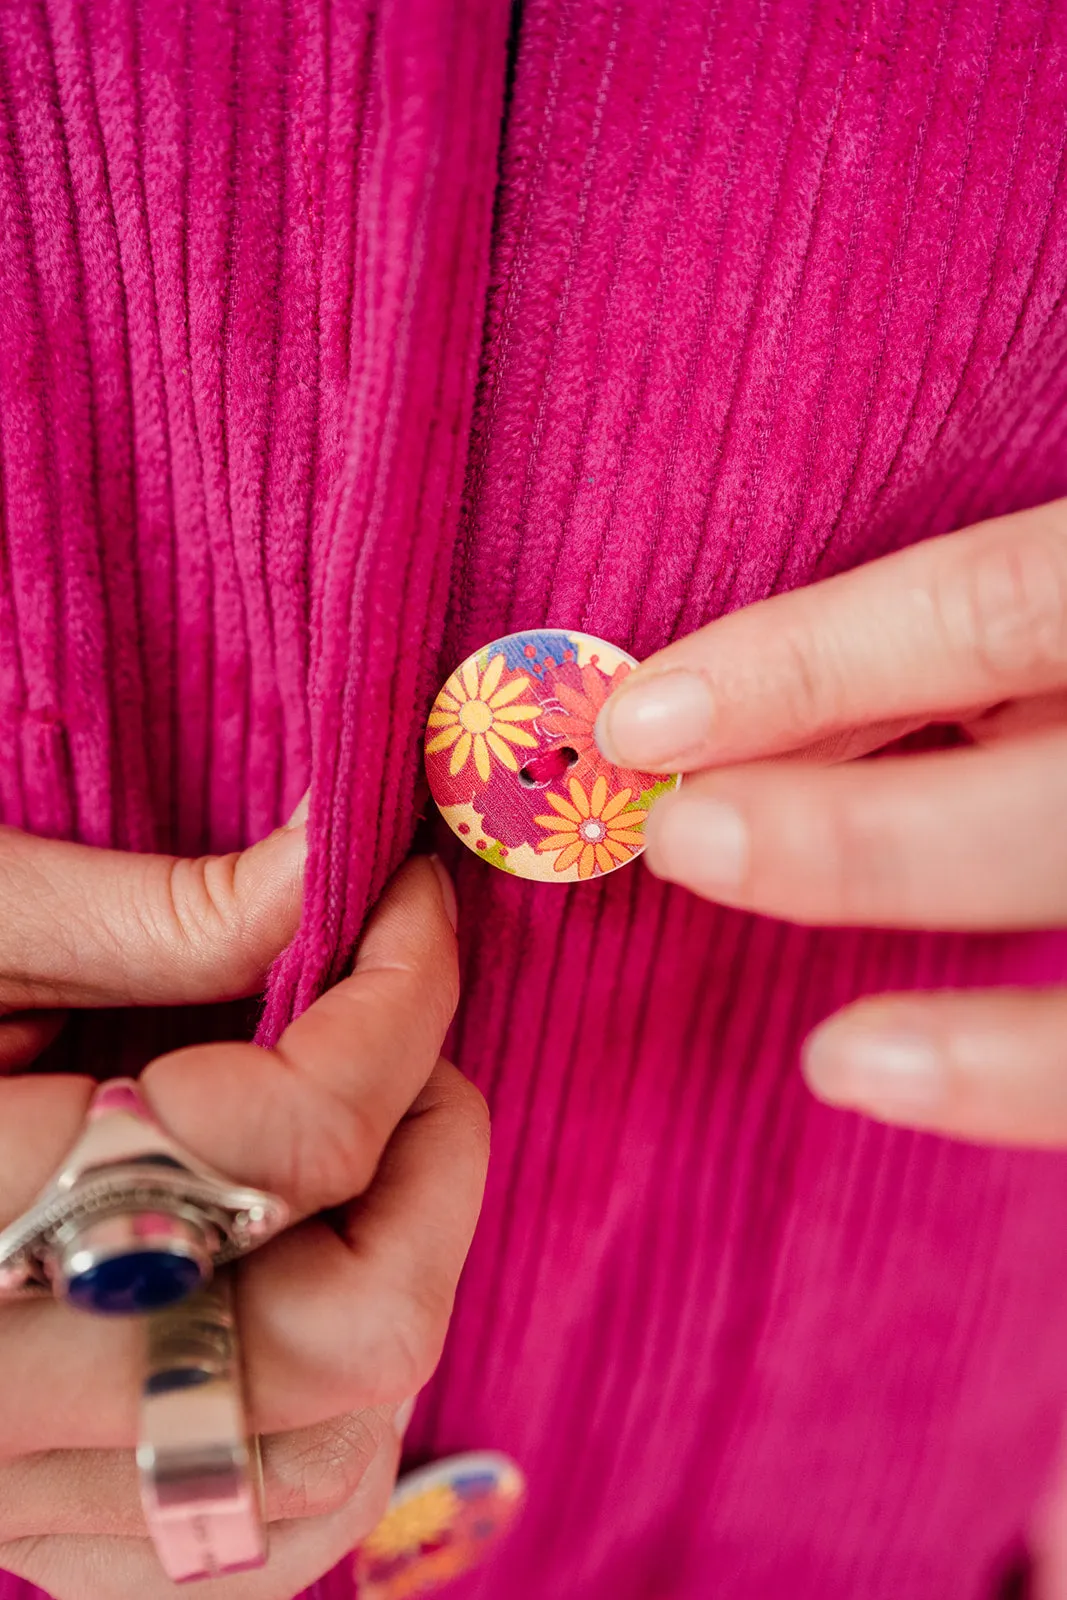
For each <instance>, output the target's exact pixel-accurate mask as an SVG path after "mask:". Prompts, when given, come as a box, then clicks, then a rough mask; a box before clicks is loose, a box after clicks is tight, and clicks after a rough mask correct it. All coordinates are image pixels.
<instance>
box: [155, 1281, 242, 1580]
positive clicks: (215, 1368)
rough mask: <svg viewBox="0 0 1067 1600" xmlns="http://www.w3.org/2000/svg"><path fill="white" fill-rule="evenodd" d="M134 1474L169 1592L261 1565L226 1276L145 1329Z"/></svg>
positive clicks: (160, 1315)
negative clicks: (170, 1586)
mask: <svg viewBox="0 0 1067 1600" xmlns="http://www.w3.org/2000/svg"><path fill="white" fill-rule="evenodd" d="M147 1328H148V1367H147V1373H146V1376H145V1380H144V1387H143V1390H142V1395H141V1423H140V1436H139V1442H138V1445H137V1466H138V1469H139V1473H140V1480H141V1502H142V1505H143V1506H144V1513H145V1520H146V1521H147V1523H148V1530H149V1532H150V1534H151V1536H152V1542H153V1544H154V1545H155V1547H156V1553H157V1555H158V1556H159V1559H160V1562H161V1564H162V1567H163V1570H164V1572H165V1573H166V1574H167V1577H168V1578H170V1579H172V1580H173V1582H175V1583H185V1582H188V1581H189V1580H190V1579H193V1578H217V1577H219V1576H221V1575H222V1574H224V1573H229V1572H245V1571H247V1570H248V1569H249V1568H252V1567H260V1566H262V1565H263V1563H264V1561H265V1560H266V1558H267V1535H266V1529H265V1527H264V1522H263V1469H262V1462H261V1460H260V1454H259V1441H258V1439H256V1438H255V1436H254V1435H251V1436H250V1435H249V1432H248V1424H247V1419H246V1412H245V1404H244V1394H243V1382H242V1373H241V1363H240V1352H239V1343H238V1336H237V1322H236V1318H235V1315H234V1306H233V1289H232V1285H231V1283H230V1281H229V1274H228V1273H226V1272H223V1273H220V1274H218V1275H216V1277H215V1278H214V1280H213V1282H212V1283H211V1285H210V1287H209V1288H207V1289H204V1290H201V1291H200V1292H199V1293H198V1294H195V1295H193V1296H192V1297H191V1298H189V1299H188V1300H184V1301H183V1302H182V1303H181V1304H180V1305H176V1306H171V1307H169V1308H168V1309H167V1310H165V1311H158V1312H156V1313H154V1314H153V1315H152V1316H151V1317H150V1318H149V1319H148V1323H147Z"/></svg>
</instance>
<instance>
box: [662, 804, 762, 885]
mask: <svg viewBox="0 0 1067 1600" xmlns="http://www.w3.org/2000/svg"><path fill="white" fill-rule="evenodd" d="M653 816H654V817H655V823H654V824H653V823H651V822H650V824H649V826H648V830H647V831H648V839H649V865H650V866H651V868H652V870H653V872H655V874H656V875H657V877H660V878H669V879H670V880H671V881H672V882H673V883H684V884H685V885H686V886H687V887H688V888H690V889H696V890H698V891H703V892H705V893H707V894H710V895H714V894H715V893H716V891H722V890H729V889H736V888H737V887H738V885H739V884H741V883H743V882H744V879H745V875H746V873H747V871H748V825H747V823H746V822H745V819H744V817H743V816H742V815H741V813H740V812H739V811H737V810H736V809H735V808H734V807H733V806H731V805H728V804H727V803H726V801H725V800H712V799H709V798H705V797H703V796H700V795H687V794H686V793H685V791H684V790H683V791H682V792H681V794H679V795H678V797H677V799H675V798H674V797H673V796H671V798H670V802H669V804H667V805H663V804H661V805H659V806H657V807H656V810H655V811H654V812H653Z"/></svg>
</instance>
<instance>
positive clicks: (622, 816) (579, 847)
mask: <svg viewBox="0 0 1067 1600" xmlns="http://www.w3.org/2000/svg"><path fill="white" fill-rule="evenodd" d="M567 787H568V789H569V790H570V796H571V799H570V804H568V803H567V801H566V800H564V799H563V797H562V795H558V794H549V793H546V794H545V799H546V800H547V801H548V803H549V805H550V806H551V807H552V809H553V811H554V812H555V813H556V815H555V816H551V817H535V818H534V821H535V822H536V823H537V825H538V826H539V827H541V828H550V829H552V833H551V835H550V836H549V838H547V839H539V840H538V843H537V848H538V850H540V851H548V850H558V851H559V854H558V855H557V857H556V859H555V861H554V862H553V863H552V865H553V867H554V869H555V871H556V872H566V871H567V869H568V867H572V866H573V865H574V863H575V862H576V861H577V863H578V876H579V878H591V877H592V876H593V875H594V873H596V872H598V871H599V872H611V871H612V870H613V869H614V868H615V867H618V866H621V865H622V864H623V862H625V861H629V860H630V859H631V858H632V857H633V856H635V855H636V854H637V852H638V851H639V850H640V849H641V847H642V846H643V844H644V842H645V841H644V836H643V835H642V834H641V832H640V831H639V830H640V829H641V828H642V827H643V826H644V821H645V818H646V817H647V816H648V812H647V811H644V810H642V809H641V807H640V806H633V807H631V808H630V810H627V809H626V807H627V806H628V805H629V804H630V799H631V796H632V795H633V790H632V789H620V790H619V792H618V793H617V794H614V795H612V796H611V798H610V799H609V798H608V781H607V779H606V778H605V777H604V775H603V774H601V775H600V776H599V777H598V778H597V779H596V781H595V782H594V784H593V787H592V789H591V790H590V792H589V793H588V794H586V792H585V790H584V789H583V788H582V785H581V784H580V783H579V781H578V779H577V778H571V780H570V782H569V784H568V785H567Z"/></svg>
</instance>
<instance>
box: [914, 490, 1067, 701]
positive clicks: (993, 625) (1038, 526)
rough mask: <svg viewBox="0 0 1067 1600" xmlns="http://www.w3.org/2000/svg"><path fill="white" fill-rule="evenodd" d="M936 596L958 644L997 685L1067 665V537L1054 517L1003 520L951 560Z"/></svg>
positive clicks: (1058, 673)
mask: <svg viewBox="0 0 1067 1600" xmlns="http://www.w3.org/2000/svg"><path fill="white" fill-rule="evenodd" d="M934 602H935V606H936V610H937V615H938V617H939V620H940V625H941V627H942V629H943V630H944V633H945V634H946V636H947V642H948V645H949V648H950V650H951V651H952V652H953V654H963V655H965V656H968V657H969V658H970V659H972V660H975V661H976V662H977V664H978V666H979V668H980V669H981V671H982V672H983V673H984V675H985V677H986V678H987V680H988V681H989V683H990V686H991V688H992V689H993V690H994V692H995V691H997V690H998V689H1001V688H1003V689H1005V690H1010V689H1012V688H1013V687H1017V686H1024V685H1025V684H1026V683H1027V682H1029V681H1030V680H1033V679H1037V680H1041V681H1046V680H1051V681H1059V680H1060V679H1061V678H1062V677H1063V674H1064V672H1065V671H1067V538H1065V537H1064V535H1063V534H1062V533H1061V532H1059V531H1058V529H1057V528H1056V526H1055V525H1054V524H1053V523H1049V522H1045V521H1043V520H1033V519H1027V520H1026V521H1025V522H1024V523H1022V524H1020V523H1018V522H1009V523H1008V525H1007V526H1003V527H1001V526H997V527H995V528H994V529H993V530H991V531H990V533H989V534H988V535H987V536H985V537H983V538H982V539H981V541H980V542H979V543H978V544H977V546H976V547H975V546H971V547H970V548H968V549H967V551H966V554H965V555H964V557H963V559H962V562H961V563H956V562H953V563H950V564H949V565H948V566H947V567H946V570H945V571H944V573H943V574H942V575H941V578H940V580H939V583H938V585H937V587H936V589H935V594H934Z"/></svg>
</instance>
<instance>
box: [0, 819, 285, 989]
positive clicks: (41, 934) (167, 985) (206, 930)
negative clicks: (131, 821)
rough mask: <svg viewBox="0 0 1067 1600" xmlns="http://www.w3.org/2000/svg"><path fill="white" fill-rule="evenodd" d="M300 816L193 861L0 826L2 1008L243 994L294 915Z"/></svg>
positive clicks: (257, 979)
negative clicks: (256, 839)
mask: <svg viewBox="0 0 1067 1600" xmlns="http://www.w3.org/2000/svg"><path fill="white" fill-rule="evenodd" d="M305 849H306V839H305V831H304V825H303V823H302V822H298V823H297V824H296V826H291V827H290V826H286V827H285V828H279V829H278V830H277V831H276V832H274V833H272V834H271V835H270V836H269V837H268V838H266V839H263V840H261V842H260V843H259V844H256V845H253V846H252V847H251V848H250V849H248V850H244V851H241V852H239V853H237V852H235V853H233V854H231V855H226V856H204V857H202V858H201V859H200V860H198V861H187V860H180V859H177V858H175V857H172V856H156V855H135V854H131V853H128V852H124V851H119V850H94V849H90V848H89V847H88V846H86V845H78V844H69V843H66V842H64V841H61V840H54V839H37V838H34V837H33V836H32V835H30V834H25V833H19V832H18V831H17V830H16V829H14V828H0V973H2V974H3V975H2V977H0V1013H2V1012H5V1011H23V1010H31V1009H39V1008H41V1007H48V1008H54V1007H57V1006H105V1005H106V1006H112V1005H164V1004H186V1003H193V1002H200V1001H205V1002H207V1001H216V1000H229V999H236V998H238V997H240V996H242V995H247V994H252V993H254V992H255V990H256V989H257V988H258V987H259V986H260V985H261V983H262V981H263V977H264V975H265V973H266V971H267V968H268V967H269V965H270V963H271V962H272V961H273V959H274V958H275V956H276V955H277V954H278V953H279V952H280V951H281V950H282V949H283V948H284V946H285V945H286V944H287V943H288V942H289V940H290V939H291V938H292V936H293V934H294V933H295V931H296V926H297V922H298V920H299V916H300V896H301V886H302V878H303V867H304V855H305Z"/></svg>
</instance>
